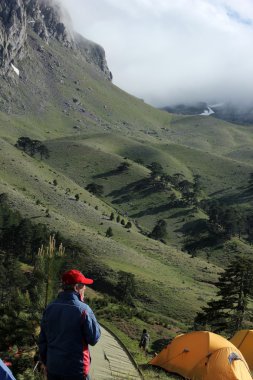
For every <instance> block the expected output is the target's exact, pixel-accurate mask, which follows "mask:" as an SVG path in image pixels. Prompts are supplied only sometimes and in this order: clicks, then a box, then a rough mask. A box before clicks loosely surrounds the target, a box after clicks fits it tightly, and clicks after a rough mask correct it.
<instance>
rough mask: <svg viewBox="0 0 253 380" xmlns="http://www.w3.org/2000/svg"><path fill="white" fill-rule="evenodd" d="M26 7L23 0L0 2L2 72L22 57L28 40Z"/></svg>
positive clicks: (0, 67)
mask: <svg viewBox="0 0 253 380" xmlns="http://www.w3.org/2000/svg"><path fill="white" fill-rule="evenodd" d="M26 24H27V17H26V9H25V4H24V2H23V1H22V0H4V1H3V0H2V1H1V2H0V73H2V74H3V73H5V72H7V71H8V70H9V68H10V65H11V63H12V61H14V59H15V58H17V59H19V58H21V57H22V54H23V48H24V45H25V41H26Z"/></svg>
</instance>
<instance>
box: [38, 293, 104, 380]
mask: <svg viewBox="0 0 253 380" xmlns="http://www.w3.org/2000/svg"><path fill="white" fill-rule="evenodd" d="M100 335H101V332H100V326H99V324H98V323H97V321H96V318H95V315H94V314H93V312H92V310H91V308H90V307H89V306H88V305H86V304H85V303H84V302H82V301H80V297H79V294H78V293H76V292H74V291H73V292H62V293H60V294H59V296H58V298H57V299H56V300H55V301H53V302H52V303H51V304H50V305H48V307H47V308H46V310H45V312H44V314H43V318H42V321H41V332H40V338H39V350H40V357H41V360H42V362H43V363H44V364H45V366H46V367H47V370H48V372H49V373H52V374H55V375H59V376H63V375H64V376H80V375H85V376H87V375H88V373H89V369H90V352H89V347H88V345H89V344H90V345H92V346H94V345H95V344H96V343H97V341H98V340H99V338H100Z"/></svg>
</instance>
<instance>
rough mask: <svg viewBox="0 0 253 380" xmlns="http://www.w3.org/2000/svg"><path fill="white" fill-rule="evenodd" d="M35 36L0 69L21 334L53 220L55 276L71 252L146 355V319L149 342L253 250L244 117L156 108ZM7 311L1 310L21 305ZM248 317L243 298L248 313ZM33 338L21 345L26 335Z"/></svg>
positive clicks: (181, 321)
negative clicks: (8, 73)
mask: <svg viewBox="0 0 253 380" xmlns="http://www.w3.org/2000/svg"><path fill="white" fill-rule="evenodd" d="M30 38H31V40H32V44H33V48H31V47H30V48H29V58H25V59H24V60H23V61H22V62H20V70H21V72H22V78H21V79H20V80H19V82H18V85H15V84H14V83H13V82H12V80H11V79H8V78H5V79H3V78H0V84H1V86H0V95H1V99H2V101H1V112H0V160H1V167H0V173H1V176H0V194H1V195H0V200H1V214H0V226H1V227H0V238H1V239H0V241H1V245H0V250H1V263H2V264H1V273H2V272H3V271H4V270H5V268H8V270H11V268H12V269H13V271H16V272H15V273H16V278H17V283H13V289H12V290H11V292H13V294H14V292H16V290H17V288H20V290H19V292H20V293H19V295H18V298H19V299H20V300H21V301H22V302H21V301H19V302H18V304H19V305H20V304H23V305H24V308H23V309H22V310H21V309H20V310H17V313H18V315H19V317H22V318H23V319H24V321H25V323H24V327H23V328H24V331H23V332H22V334H23V333H24V332H25V329H26V328H29V329H30V328H31V329H32V330H33V329H34V327H35V326H34V325H30V326H28V325H29V323H26V322H28V321H29V318H30V317H29V313H30V310H31V302H32V304H33V301H31V300H33V299H34V298H35V295H34V294H33V293H32V291H31V288H32V285H31V282H30V281H31V279H32V278H33V276H34V271H35V269H36V268H37V269H36V270H38V271H39V272H40V273H42V274H41V276H42V277H43V276H44V274H43V273H44V271H45V265H46V260H44V262H43V263H41V262H38V255H37V252H38V248H39V247H40V246H41V244H44V246H45V244H47V241H48V237H49V235H50V232H53V231H61V235H62V236H64V239H63V238H59V235H58V234H56V235H55V238H56V240H57V241H58V242H60V241H62V242H63V244H64V246H65V247H66V252H67V253H68V254H67V255H66V256H64V260H62V258H61V257H58V256H57V258H56V259H55V260H56V262H55V263H54V264H53V266H52V268H53V269H52V271H53V272H52V274H51V275H50V277H51V278H52V277H53V275H54V276H55V278H56V277H57V274H58V273H59V272H60V271H61V270H63V269H64V268H66V267H71V266H73V265H77V266H78V268H79V269H80V270H83V271H84V272H85V274H87V275H88V276H89V275H90V276H92V277H93V278H94V279H95V283H94V284H95V285H94V289H95V295H94V294H93V301H92V302H93V306H94V308H95V312H96V313H98V315H99V318H100V319H101V321H104V322H105V323H107V324H108V325H110V327H111V328H112V329H114V331H115V332H116V333H117V334H118V335H119V336H120V337H121V338H122V339H123V340H124V342H125V344H126V345H127V347H128V348H129V349H130V351H131V352H132V353H133V355H134V356H135V357H136V360H137V361H138V363H139V364H142V365H144V363H146V358H144V357H142V356H141V354H140V352H139V351H138V343H137V341H138V337H139V334H140V332H141V331H142V329H143V327H145V328H147V329H148V331H150V334H151V338H152V347H151V349H150V355H152V354H153V353H154V352H157V351H159V350H160V349H161V348H162V347H163V346H164V345H165V344H167V343H168V340H169V339H171V338H173V337H174V336H175V335H176V334H178V333H180V332H185V331H188V330H189V329H190V328H191V327H192V325H193V321H194V317H195V316H196V314H197V313H199V312H200V311H201V310H203V307H204V308H205V307H207V306H206V305H208V303H209V302H211V300H212V299H214V297H215V299H214V300H217V297H216V288H215V284H216V283H217V278H218V276H219V275H220V273H221V272H222V271H223V269H224V268H227V267H228V266H229V264H230V263H231V262H232V260H233V258H235V257H236V256H238V255H239V256H241V255H242V254H243V255H244V256H245V257H246V258H249V257H250V256H251V255H252V253H253V248H252V241H253V232H252V231H253V215H252V205H253V192H252V173H253V163H252V138H253V136H252V128H250V127H245V126H239V125H235V124H230V123H227V122H224V121H220V120H218V119H215V118H214V117H203V116H182V115H181V116H180V115H170V114H168V113H166V112H163V111H160V110H156V109H154V108H152V107H151V106H149V105H147V104H145V103H144V102H143V101H142V100H140V99H137V98H135V97H133V96H130V95H129V94H126V93H125V92H124V91H122V90H120V89H119V88H117V87H116V86H114V85H113V84H112V83H110V82H109V81H108V80H106V79H105V78H104V77H103V75H102V74H101V73H100V72H99V71H98V69H97V67H95V66H94V65H92V64H90V63H87V62H86V61H85V59H84V58H83V57H82V56H81V54H79V53H77V54H73V51H72V50H71V49H69V50H66V48H65V47H63V46H62V45H61V44H60V43H58V42H57V41H55V40H52V41H51V42H50V44H48V45H47V44H44V43H43V54H42V53H41V44H42V42H41V40H40V39H39V38H38V36H36V35H35V34H33V33H32V34H31V36H30ZM56 62H58V64H56ZM77 88H78V94H77ZM26 136H29V137H26ZM17 148H18V149H17ZM49 152H50V155H48V153H49ZM4 194H7V196H6V195H4ZM17 210H18V211H19V212H17ZM112 233H113V234H112ZM109 235H110V237H109ZM80 247H81V248H80ZM63 261H64V263H63ZM56 264H57V265H56ZM58 264H59V265H58ZM61 266H62V267H61ZM60 267H61V268H60ZM122 273H123V274H122ZM125 273H127V274H128V275H127V276H126V275H125ZM121 277H123V278H121ZM126 277H127V278H130V279H131V281H132V282H133V284H134V286H133V287H132V288H131V283H128V282H126V281H125V280H126ZM1 278H3V279H5V280H6V278H5V277H1ZM120 278H121V280H122V281H123V280H124V281H125V282H124V286H125V288H124V289H125V290H124V291H125V293H124V294H125V301H124V304H122V302H121V301H122V300H121V299H120V297H119V280H120ZM42 282H43V284H44V285H43V286H44V288H45V285H46V283H48V284H50V286H52V288H51V289H52V291H51V293H50V292H49V293H50V294H51V295H49V296H48V297H46V298H50V297H51V296H52V295H53V292H54V289H55V288H54V286H55V285H54V283H53V282H50V281H48V280H47V282H46V277H43V281H42ZM20 285H21V286H20ZM38 286H39V285H38V284H37V283H36V286H35V287H34V289H35V288H36V287H38ZM1 289H2V292H3V297H4V301H6V295H5V294H4V291H3V284H2V285H1ZM43 292H44V293H45V290H43ZM43 292H42V297H41V299H40V302H42V300H44V301H45V298H44V295H45V294H44V293H43ZM49 293H48V294H49ZM33 297H34V298H33ZM37 298H38V297H37ZM2 301H3V299H2ZM10 302H12V298H10ZM44 304H45V302H42V304H41V305H40V306H39V307H42V305H43V306H44ZM2 306H3V304H2ZM2 306H1V307H2ZM248 306H249V309H250V307H251V302H249V303H248ZM20 307H21V306H20ZM38 310H40V311H41V309H37V311H36V313H37V316H36V318H37V319H34V321H38V318H39V314H40V312H39V311H38ZM6 313H7V314H6V315H7V316H5V317H4V318H7V319H9V322H10V321H12V319H13V318H15V315H17V314H15V315H11V312H10V309H8V308H6ZM9 322H8V323H9ZM251 322H252V316H251V313H250V310H249V311H247V312H246V313H245V314H244V318H243V322H242V324H243V326H247V325H248V324H249V323H251ZM36 323H37V322H36ZM1 326H2V328H3V330H4V327H5V326H4V324H2V325H1ZM6 326H10V324H7V322H6ZM210 328H213V327H212V326H210ZM19 331H20V330H19V326H17V333H19ZM27 331H28V330H27ZM29 331H30V330H29ZM29 334H30V332H29V333H28V335H29ZM23 335H25V334H23ZM3 336H4V337H7V333H6V331H5V332H4V331H3ZM10 339H12V342H11V343H13V344H14V336H12V335H11V334H10ZM27 339H28V341H24V342H22V339H21V342H22V344H24V345H33V341H31V340H30V339H31V336H30V335H29V337H28V338H27ZM6 347H7V343H6ZM29 360H30V359H29ZM29 360H28V361H29ZM29 365H30V364H29ZM29 365H28V367H29ZM22 368H23V369H24V368H25V367H22ZM23 369H22V371H23ZM18 371H19V369H18ZM143 371H144V372H145V376H147V379H148V378H150V379H153V378H155V377H156V376H159V378H162V376H163V377H164V378H171V377H170V376H169V375H165V374H161V372H159V373H156V372H155V373H154V372H153V370H147V369H145V367H143ZM149 371H151V374H149ZM27 379H28V374H27Z"/></svg>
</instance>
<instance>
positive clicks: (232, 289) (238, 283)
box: [195, 256, 253, 336]
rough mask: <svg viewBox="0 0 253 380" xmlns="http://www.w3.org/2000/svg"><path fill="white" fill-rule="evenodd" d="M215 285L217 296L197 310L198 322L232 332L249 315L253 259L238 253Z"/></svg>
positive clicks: (209, 327) (238, 327) (243, 323)
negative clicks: (198, 311) (199, 310)
mask: <svg viewBox="0 0 253 380" xmlns="http://www.w3.org/2000/svg"><path fill="white" fill-rule="evenodd" d="M216 286H217V288H218V292H217V296H216V298H215V299H213V300H211V301H209V302H208V303H207V307H204V308H203V311H202V312H200V313H198V314H197V316H196V318H195V326H196V327H197V328H198V329H200V330H205V329H211V331H214V332H217V333H220V332H223V333H225V334H229V335H230V336H232V335H233V334H234V333H235V332H236V331H239V330H241V329H242V328H243V326H245V322H246V321H247V318H249V316H248V315H247V314H248V313H249V301H250V300H252V298H253V293H252V287H253V261H252V259H248V258H245V257H243V256H237V257H236V258H235V259H234V260H232V261H231V263H230V265H229V266H228V267H227V268H226V269H225V271H224V272H223V273H222V274H221V275H220V277H219V280H218V282H217V284H216Z"/></svg>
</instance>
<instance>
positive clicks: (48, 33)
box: [0, 0, 111, 80]
mask: <svg viewBox="0 0 253 380" xmlns="http://www.w3.org/2000/svg"><path fill="white" fill-rule="evenodd" d="M67 20H68V15H67V14H66V13H65V12H64V10H63V9H62V8H61V7H60V5H59V4H58V2H57V0H0V75H5V74H6V73H8V72H9V71H10V68H11V66H12V64H15V63H16V62H18V61H19V60H20V59H22V58H23V57H24V56H25V55H26V53H27V35H28V34H29V33H30V32H31V31H33V32H35V33H36V34H37V35H38V36H39V37H40V38H41V39H42V40H43V41H44V42H46V43H50V40H51V39H56V40H58V41H59V42H60V43H61V44H62V45H64V46H65V47H66V48H69V47H72V48H73V49H78V50H79V51H81V53H82V54H83V55H84V57H85V59H86V60H87V61H88V62H90V63H92V64H94V65H96V67H97V68H98V69H99V70H101V71H102V72H103V74H104V75H105V77H106V78H107V79H109V80H110V79H111V73H110V71H109V69H108V67H107V63H106V59H105V53H104V50H103V48H101V47H100V46H99V45H97V44H95V43H93V42H90V41H88V40H86V39H84V38H83V37H81V36H79V35H75V34H74V33H73V32H72V30H71V28H70V27H67V24H68V22H66V21H67ZM69 24H70V22H69Z"/></svg>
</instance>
